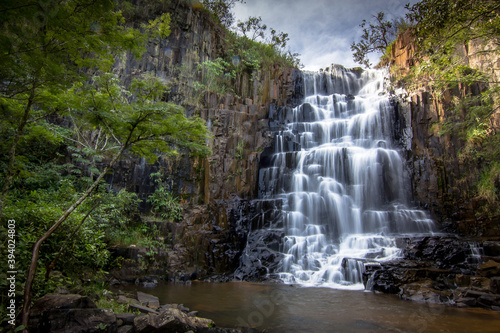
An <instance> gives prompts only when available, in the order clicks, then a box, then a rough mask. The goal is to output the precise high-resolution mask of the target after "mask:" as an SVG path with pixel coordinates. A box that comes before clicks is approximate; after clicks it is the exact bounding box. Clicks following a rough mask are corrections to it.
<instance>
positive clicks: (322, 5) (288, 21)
mask: <svg viewBox="0 0 500 333" xmlns="http://www.w3.org/2000/svg"><path fill="white" fill-rule="evenodd" d="M408 2H410V3H412V4H413V3H416V2H418V1H412V0H246V3H245V4H237V5H236V6H235V8H234V13H235V17H236V21H238V20H239V21H245V20H246V19H248V17H250V16H256V17H259V16H260V17H262V21H263V23H265V24H267V26H268V27H272V28H274V29H276V30H277V31H282V32H286V33H288V36H289V38H290V41H289V42H288V47H289V49H290V50H291V51H292V52H297V53H300V57H299V58H300V59H301V62H302V64H303V65H304V69H305V70H318V69H320V68H326V67H328V66H330V65H331V64H332V63H333V64H341V65H343V66H345V67H355V66H359V64H356V63H355V62H354V61H353V59H352V52H351V50H350V45H351V43H352V42H353V41H356V42H357V41H359V39H360V36H361V34H362V29H361V28H360V27H359V25H360V24H361V22H362V20H363V19H366V20H370V19H371V18H372V15H376V14H377V13H378V12H380V11H383V12H384V13H385V14H386V15H387V18H390V19H393V18H396V17H401V16H404V14H405V13H406V12H407V11H406V9H405V8H404V7H405V4H406V3H408ZM371 59H372V63H375V59H378V56H377V57H376V58H371Z"/></svg>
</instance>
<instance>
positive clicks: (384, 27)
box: [351, 12, 395, 68]
mask: <svg viewBox="0 0 500 333" xmlns="http://www.w3.org/2000/svg"><path fill="white" fill-rule="evenodd" d="M373 18H374V19H375V22H374V23H368V22H367V21H366V20H363V22H362V23H361V24H360V25H359V26H360V27H361V28H363V35H361V40H360V41H359V42H358V43H355V42H353V43H352V44H351V51H352V52H353V57H354V61H356V62H357V63H359V64H362V65H365V66H366V67H368V68H369V67H370V66H371V63H370V60H369V59H368V54H369V53H373V52H381V53H383V52H385V50H386V49H387V47H388V46H389V44H390V43H391V42H392V41H393V40H394V38H395V34H394V29H393V27H394V25H393V23H392V22H391V21H386V20H385V19H384V18H385V14H384V13H383V12H379V13H378V14H377V15H376V16H375V15H373Z"/></svg>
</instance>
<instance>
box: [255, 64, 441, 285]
mask: <svg viewBox="0 0 500 333" xmlns="http://www.w3.org/2000/svg"><path fill="white" fill-rule="evenodd" d="M384 74H385V73H384V71H381V70H378V71H376V70H370V71H363V72H359V71H351V70H346V69H344V68H343V67H340V66H338V67H333V69H332V72H323V73H313V72H304V73H303V75H304V86H305V87H304V91H305V98H304V101H303V103H302V104H301V105H300V106H298V107H296V108H294V109H293V110H292V113H291V114H287V115H286V119H288V121H287V124H286V128H285V129H284V130H281V131H279V132H278V134H277V135H276V138H275V151H274V154H273V155H272V159H271V165H270V166H269V167H267V168H263V169H261V170H260V172H261V173H260V181H261V183H262V184H264V187H265V188H266V192H265V195H264V199H273V198H274V199H282V200H283V211H284V219H285V220H284V224H283V230H284V234H285V237H284V239H283V244H282V249H281V252H282V253H283V254H284V259H283V260H282V262H281V269H280V273H279V275H280V277H281V279H283V280H284V281H285V283H299V284H303V285H322V286H329V287H333V288H342V289H363V284H362V273H363V268H364V265H365V264H366V263H373V262H380V261H384V260H390V259H393V258H395V257H398V256H400V250H399V249H398V248H397V247H396V237H397V236H399V235H407V234H422V233H432V232H433V231H434V230H435V225H434V222H433V221H432V220H431V219H429V218H428V216H427V214H426V212H424V211H421V210H416V209H412V208H410V207H409V206H408V200H407V195H406V191H405V186H404V172H403V161H402V159H401V156H400V154H399V153H398V151H397V150H396V147H395V145H394V143H393V139H392V138H393V122H394V107H393V106H391V103H390V100H389V97H388V96H387V95H385V94H384V93H383V82H384ZM290 169H292V170H293V171H292V172H289V170H290Z"/></svg>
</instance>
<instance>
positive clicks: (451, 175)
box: [390, 31, 500, 236]
mask: <svg viewBox="0 0 500 333" xmlns="http://www.w3.org/2000/svg"><path fill="white" fill-rule="evenodd" d="M489 47H491V45H489V44H488V45H486V46H485V45H484V44H483V43H481V42H480V41H477V40H473V41H471V42H469V43H467V44H464V45H462V46H460V47H458V48H457V50H456V53H457V55H458V56H459V57H460V58H461V59H462V61H463V64H464V65H468V66H470V67H471V68H472V69H476V70H481V71H483V72H486V73H488V74H490V75H491V82H490V83H489V84H490V85H495V84H498V82H499V79H498V78H499V75H500V58H498V57H496V56H494V55H492V54H488V53H485V52H484V50H485V48H486V49H487V48H489ZM391 52H392V54H391V57H390V58H391V59H392V62H391V69H392V72H393V73H395V75H396V76H398V75H400V74H405V73H407V72H408V70H409V69H410V68H411V67H412V66H413V65H414V64H415V63H416V60H415V57H414V53H415V45H414V42H413V39H412V37H411V34H410V32H409V31H407V32H406V33H404V34H402V35H400V36H399V38H398V39H397V40H396V41H395V43H394V44H393V47H392V49H391ZM484 89H485V85H484V84H483V83H475V84H473V85H470V86H465V85H459V87H457V88H455V89H449V90H447V91H446V92H445V94H444V95H443V96H437V95H436V94H435V93H434V92H433V91H432V89H431V88H430V87H429V86H428V85H427V84H426V83H424V82H422V84H420V88H418V89H417V90H413V91H409V92H407V95H405V96H402V97H401V96H400V97H399V98H398V99H397V104H398V111H399V114H400V117H399V118H400V125H401V131H400V133H401V140H402V143H403V145H404V147H405V154H406V159H407V161H408V169H409V170H410V177H411V183H412V190H413V195H414V200H415V202H416V203H417V204H419V205H420V206H423V207H425V208H427V209H429V210H430V211H431V213H432V214H433V218H434V219H436V220H437V221H439V222H440V223H441V224H442V225H443V227H444V229H445V230H448V231H453V232H457V233H459V234H462V235H473V236H498V235H500V217H499V216H487V214H484V213H483V212H482V209H481V207H482V206H484V204H485V200H484V199H483V198H480V197H478V196H477V195H476V194H475V188H476V186H477V183H478V181H479V178H480V176H481V173H482V172H483V170H484V169H483V168H484V167H485V166H487V165H489V164H490V163H491V162H492V161H489V160H479V161H478V162H477V163H470V162H468V161H467V160H464V159H462V158H460V152H461V151H462V150H463V149H464V147H465V145H466V141H465V140H464V139H463V136H461V135H460V134H463V133H453V132H452V133H448V134H440V129H441V125H442V124H443V123H444V122H445V121H447V120H449V119H451V117H453V115H452V113H451V112H450V108H451V106H452V103H453V101H454V100H456V99H461V98H464V96H466V95H468V94H471V95H473V96H478V95H479V94H481V93H482V92H483V91H484ZM464 112H467V110H464ZM491 128H493V130H496V131H497V130H498V128H500V114H499V112H498V111H497V112H496V114H494V115H493V117H492V118H491ZM497 202H498V200H497Z"/></svg>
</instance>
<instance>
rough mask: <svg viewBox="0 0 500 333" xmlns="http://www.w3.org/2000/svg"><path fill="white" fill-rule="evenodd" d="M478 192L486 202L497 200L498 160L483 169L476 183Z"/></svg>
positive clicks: (499, 193) (499, 171)
mask: <svg viewBox="0 0 500 333" xmlns="http://www.w3.org/2000/svg"><path fill="white" fill-rule="evenodd" d="M478 192H479V196H480V197H482V198H484V199H486V200H487V201H488V203H490V204H494V203H495V202H498V200H499V195H500V162H498V160H496V161H493V163H491V164H490V165H489V166H488V167H486V168H485V170H484V171H483V174H482V175H481V179H480V181H479V184H478ZM497 210H498V206H497Z"/></svg>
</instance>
